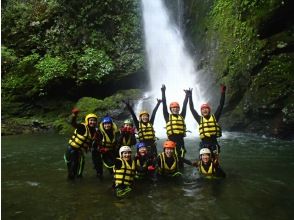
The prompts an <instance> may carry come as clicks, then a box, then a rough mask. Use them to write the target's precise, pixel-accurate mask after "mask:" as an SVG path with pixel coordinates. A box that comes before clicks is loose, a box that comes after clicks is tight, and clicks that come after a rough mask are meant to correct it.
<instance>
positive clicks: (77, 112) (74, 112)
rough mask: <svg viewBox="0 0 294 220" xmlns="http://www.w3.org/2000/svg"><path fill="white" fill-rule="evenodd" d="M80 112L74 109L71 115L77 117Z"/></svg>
mask: <svg viewBox="0 0 294 220" xmlns="http://www.w3.org/2000/svg"><path fill="white" fill-rule="evenodd" d="M79 112H80V110H79V109H78V108H73V109H72V110H71V113H72V114H73V115H74V116H77V114H79Z"/></svg>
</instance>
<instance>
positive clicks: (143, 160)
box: [64, 85, 226, 197]
mask: <svg viewBox="0 0 294 220" xmlns="http://www.w3.org/2000/svg"><path fill="white" fill-rule="evenodd" d="M165 91H166V87H165V85H162V87H161V92H162V99H157V104H156V106H155V107H154V109H153V111H152V114H151V117H150V114H149V113H148V112H147V111H141V112H140V113H139V117H138V118H137V116H136V114H135V112H134V110H133V109H132V107H131V105H130V103H129V101H123V103H124V104H125V106H126V108H127V109H128V111H129V112H130V114H131V116H132V120H131V119H126V120H125V121H124V123H123V126H122V127H121V128H118V126H117V125H116V123H115V122H114V121H113V119H112V118H111V117H110V116H108V115H107V116H105V117H103V118H102V120H101V122H100V123H98V117H97V115H95V114H93V113H91V114H88V115H86V117H85V122H83V123H80V124H78V123H77V121H76V119H77V115H78V113H79V110H78V109H76V108H74V109H73V110H72V121H71V124H72V126H73V127H74V128H75V131H74V133H73V135H72V137H71V138H70V139H69V142H68V148H67V150H66V153H65V155H64V159H65V161H66V163H67V168H68V178H69V179H75V178H80V177H82V174H83V169H84V164H85V157H84V154H85V153H87V152H88V151H91V153H92V161H93V165H94V168H95V170H96V175H97V177H99V178H103V170H104V169H103V166H105V167H106V169H107V170H108V171H109V173H110V174H111V175H113V187H114V192H115V195H116V196H117V197H123V196H125V195H126V194H128V192H130V191H131V189H132V186H133V183H134V180H142V179H144V180H154V179H158V178H176V177H179V176H181V175H182V171H183V168H184V163H185V164H188V165H190V166H195V167H197V168H198V171H199V173H200V174H201V175H204V176H206V177H214V176H216V177H225V173H224V172H223V170H222V169H221V168H220V165H219V154H220V146H219V144H218V141H217V138H218V137H220V136H221V135H222V132H221V127H220V126H219V124H218V121H219V118H220V115H221V112H222V109H223V106H224V101H225V92H226V86H224V85H221V99H220V104H219V106H218V108H217V110H216V112H215V113H214V114H213V113H211V107H210V106H209V105H208V104H207V103H205V104H203V105H201V115H199V114H198V113H197V111H196V110H195V109H194V104H193V100H192V89H191V88H189V89H188V90H184V91H185V94H186V96H185V99H184V102H183V105H182V110H181V112H180V105H179V103H178V102H171V103H170V105H169V110H170V112H169V111H168V108H167V103H166V95H165ZM188 102H189V106H190V110H191V112H192V115H193V117H194V118H195V120H196V121H197V122H198V124H199V135H200V139H201V142H200V151H199V160H197V161H195V162H191V161H190V160H187V159H186V158H185V154H186V147H185V142H184V138H185V136H186V124H185V116H186V109H187V104H188ZM161 103H162V104H163V116H164V119H165V121H166V134H167V140H166V141H164V142H163V152H161V153H159V154H158V153H157V146H156V140H157V138H156V136H155V130H154V127H153V124H154V120H155V115H156V112H157V110H158V107H159V106H160V104H161ZM137 139H138V141H137ZM132 154H133V155H134V157H132Z"/></svg>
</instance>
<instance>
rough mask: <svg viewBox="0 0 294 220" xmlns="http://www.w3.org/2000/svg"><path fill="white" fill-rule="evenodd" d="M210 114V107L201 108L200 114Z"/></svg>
mask: <svg viewBox="0 0 294 220" xmlns="http://www.w3.org/2000/svg"><path fill="white" fill-rule="evenodd" d="M209 114H210V109H209V108H201V115H202V116H204V117H206V116H209Z"/></svg>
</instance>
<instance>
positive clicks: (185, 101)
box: [181, 90, 188, 118]
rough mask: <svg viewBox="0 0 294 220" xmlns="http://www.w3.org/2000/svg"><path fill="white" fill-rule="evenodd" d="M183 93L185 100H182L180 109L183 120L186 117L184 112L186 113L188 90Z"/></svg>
mask: <svg viewBox="0 0 294 220" xmlns="http://www.w3.org/2000/svg"><path fill="white" fill-rule="evenodd" d="M184 91H185V93H186V96H185V99H184V102H183V107H182V112H181V116H182V117H183V118H185V117H186V112H187V104H188V90H184Z"/></svg>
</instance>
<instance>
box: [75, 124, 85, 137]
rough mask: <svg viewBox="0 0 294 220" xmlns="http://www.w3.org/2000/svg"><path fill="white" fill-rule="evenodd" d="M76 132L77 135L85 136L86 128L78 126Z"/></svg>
mask: <svg viewBox="0 0 294 220" xmlns="http://www.w3.org/2000/svg"><path fill="white" fill-rule="evenodd" d="M76 130H77V133H78V134H80V135H84V134H85V133H86V127H85V125H83V124H77V125H76Z"/></svg>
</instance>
